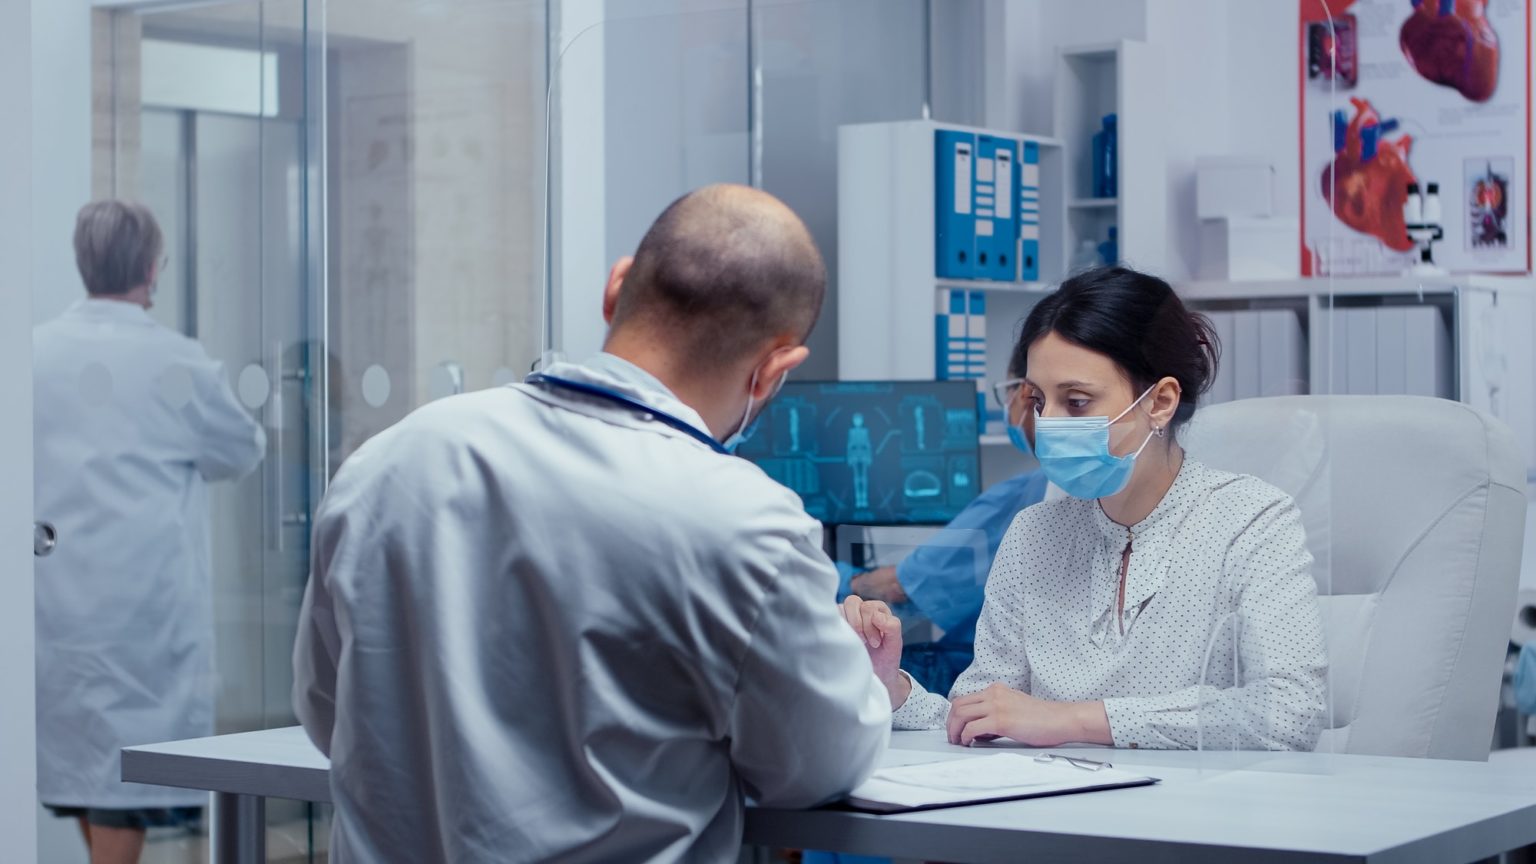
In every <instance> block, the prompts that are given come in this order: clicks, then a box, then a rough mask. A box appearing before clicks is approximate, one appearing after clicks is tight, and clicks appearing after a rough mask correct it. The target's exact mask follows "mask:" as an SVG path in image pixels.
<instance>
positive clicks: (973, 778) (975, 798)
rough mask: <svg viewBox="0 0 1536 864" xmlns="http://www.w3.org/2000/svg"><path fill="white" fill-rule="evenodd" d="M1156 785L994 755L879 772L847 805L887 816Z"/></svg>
mask: <svg viewBox="0 0 1536 864" xmlns="http://www.w3.org/2000/svg"><path fill="white" fill-rule="evenodd" d="M1156 782H1157V781H1156V780H1155V779H1153V778H1151V777H1145V776H1141V775H1138V774H1133V773H1130V772H1127V771H1119V770H1116V769H1114V768H1102V769H1097V770H1089V769H1088V768H1083V767H1079V766H1077V765H1073V764H1071V763H1070V762H1068V761H1065V760H1051V761H1048V762H1041V761H1039V760H1037V759H1036V758H1035V757H1033V756H1025V755H1021V754H1018V753H998V754H996V755H994V756H977V757H969V758H963V759H949V760H945V761H943V762H925V763H922V764H919V765H902V766H900V767H896V768H882V769H880V770H879V771H876V772H875V773H874V776H872V777H870V778H869V780H867V781H865V782H864V783H863V784H862V785H860V786H859V788H857V789H855V790H853V793H852V794H851V795H850V796H849V803H850V804H852V805H853V806H854V807H856V808H858V809H861V810H873V811H876V812H887V813H888V812H896V811H900V810H922V809H926V808H931V807H953V806H956V805H960V804H978V803H981V802H984V801H1001V800H1006V799H1010V798H1036V797H1044V796H1047V795H1063V794H1067V793H1072V792H1094V791H1098V790H1100V789H1119V788H1124V787H1127V786H1147V785H1150V784H1153V783H1156Z"/></svg>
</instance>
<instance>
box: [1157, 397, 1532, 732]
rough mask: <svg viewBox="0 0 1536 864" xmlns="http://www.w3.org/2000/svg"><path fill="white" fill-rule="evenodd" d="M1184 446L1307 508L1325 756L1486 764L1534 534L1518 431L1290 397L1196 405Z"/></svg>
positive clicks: (1397, 403) (1442, 415)
mask: <svg viewBox="0 0 1536 864" xmlns="http://www.w3.org/2000/svg"><path fill="white" fill-rule="evenodd" d="M1183 440H1184V444H1185V447H1186V449H1187V450H1188V452H1189V453H1190V455H1191V456H1193V457H1194V458H1196V459H1199V460H1200V461H1202V462H1204V463H1205V464H1207V465H1209V466H1211V467H1213V468H1218V469H1221V470H1224V471H1233V472H1238V473H1243V474H1252V475H1254V476H1256V477H1258V478H1260V479H1262V480H1266V481H1268V482H1270V483H1272V484H1274V485H1275V486H1278V487H1279V488H1281V489H1282V490H1284V491H1285V492H1287V493H1289V494H1290V495H1291V496H1292V497H1293V498H1295V500H1296V503H1297V506H1298V507H1299V508H1300V509H1301V514H1302V519H1303V521H1304V522H1305V524H1306V529H1307V543H1308V545H1309V546H1310V547H1311V550H1312V554H1313V556H1314V557H1315V558H1316V559H1317V563H1316V569H1315V571H1314V572H1315V575H1316V577H1317V582H1318V591H1319V594H1320V596H1321V602H1322V609H1323V622H1324V628H1325V630H1326V633H1327V639H1328V656H1329V661H1330V676H1329V677H1330V693H1331V700H1330V701H1331V711H1330V715H1331V716H1330V718H1329V722H1327V723H1326V724H1325V731H1324V732H1323V739H1322V741H1321V742H1320V743H1319V745H1318V749H1319V750H1331V751H1333V752H1345V753H1371V754H1380V755H1392V756H1430V757H1438V758H1449V759H1477V760H1481V759H1486V758H1487V756H1488V749H1489V744H1490V742H1491V740H1492V736H1493V721H1494V715H1495V713H1496V712H1497V710H1498V702H1499V687H1500V683H1501V681H1502V676H1503V668H1504V656H1505V652H1506V650H1507V647H1508V641H1509V632H1510V626H1511V624H1512V622H1513V620H1514V614H1515V594H1516V591H1517V587H1518V582H1519V578H1520V554H1521V546H1522V545H1523V542H1524V528H1525V507H1526V492H1525V487H1526V479H1525V478H1526V468H1525V465H1524V463H1523V459H1522V457H1521V455H1520V454H1521V449H1520V447H1519V446H1518V445H1517V443H1516V440H1515V436H1514V434H1513V433H1512V432H1511V431H1510V430H1509V428H1508V427H1506V426H1505V425H1504V424H1503V423H1501V422H1499V421H1498V420H1495V419H1493V418H1491V417H1489V416H1487V415H1485V414H1483V413H1481V412H1479V411H1476V410H1474V409H1472V408H1470V407H1468V406H1466V405H1463V404H1461V403H1458V402H1451V401H1449V400H1444V399H1429V398H1423V397H1416V396H1289V397H1280V398H1272V399H1250V400H1242V401H1238V402H1231V403H1227V404H1223V405H1215V406H1212V407H1210V408H1207V409H1203V410H1201V411H1200V412H1199V414H1198V415H1197V416H1196V418H1195V420H1194V422H1193V423H1191V424H1190V427H1189V428H1188V429H1187V430H1186V431H1185V432H1184V434H1183Z"/></svg>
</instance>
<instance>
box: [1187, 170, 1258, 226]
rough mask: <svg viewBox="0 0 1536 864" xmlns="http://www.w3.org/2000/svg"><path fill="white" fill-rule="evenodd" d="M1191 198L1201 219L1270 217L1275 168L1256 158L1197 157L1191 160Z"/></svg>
mask: <svg viewBox="0 0 1536 864" xmlns="http://www.w3.org/2000/svg"><path fill="white" fill-rule="evenodd" d="M1195 197H1196V205H1195V209H1196V212H1197V213H1198V215H1199V217H1200V218H1201V219H1225V218H1229V217H1237V216H1272V215H1274V212H1275V167H1274V165H1272V164H1271V163H1270V162H1269V161H1267V160H1265V159H1261V158H1259V157H1257V156H1201V157H1200V158H1199V159H1197V160H1195Z"/></svg>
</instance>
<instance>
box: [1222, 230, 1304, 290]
mask: <svg viewBox="0 0 1536 864" xmlns="http://www.w3.org/2000/svg"><path fill="white" fill-rule="evenodd" d="M1300 275H1301V228H1300V225H1299V224H1298V222H1297V220H1295V219H1280V218H1268V219H1256V218H1253V217H1246V216H1234V217H1231V218H1228V219H1207V220H1204V221H1202V222H1201V223H1200V270H1199V275H1198V278H1200V279H1211V280H1233V281H1236V280H1245V279H1246V280H1253V279H1295V278H1297V277H1298V276H1300Z"/></svg>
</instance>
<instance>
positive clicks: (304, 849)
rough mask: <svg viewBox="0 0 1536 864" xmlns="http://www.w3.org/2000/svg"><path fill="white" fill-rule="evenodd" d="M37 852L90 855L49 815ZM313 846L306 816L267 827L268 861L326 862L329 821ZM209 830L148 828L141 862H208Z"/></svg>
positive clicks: (71, 859)
mask: <svg viewBox="0 0 1536 864" xmlns="http://www.w3.org/2000/svg"><path fill="white" fill-rule="evenodd" d="M284 803H288V802H284ZM38 827H39V829H40V833H39V838H38V839H39V841H40V842H39V856H38V860H39V861H40V862H42V864H87V862H88V860H89V857H88V855H87V853H86V850H85V843H84V842H83V841H81V839H80V834H79V831H78V829H76V828H75V827H74V825H73V824H72V823H66V822H65V821H64V820H58V819H54V818H52V817H48V818H47V821H44V822H41V823H40V824H39V826H38ZM314 834H315V850H314V853H313V854H311V853H310V849H309V842H310V839H309V838H310V827H309V822H308V820H307V819H304V818H302V817H298V818H281V819H273V820H270V821H269V825H268V828H267V862H268V864H326V862H327V860H328V857H327V855H326V844H327V841H328V840H329V839H330V826H329V825H328V824H326V825H321V826H316V829H315V832H314ZM208 858H209V856H208V834H207V832H206V831H205V830H202V829H201V828H198V829H191V830H189V829H186V828H174V829H171V828H165V829H155V830H152V831H150V832H149V837H148V839H147V840H146V842H145V844H144V855H143V857H142V858H140V864H207V861H208Z"/></svg>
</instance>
